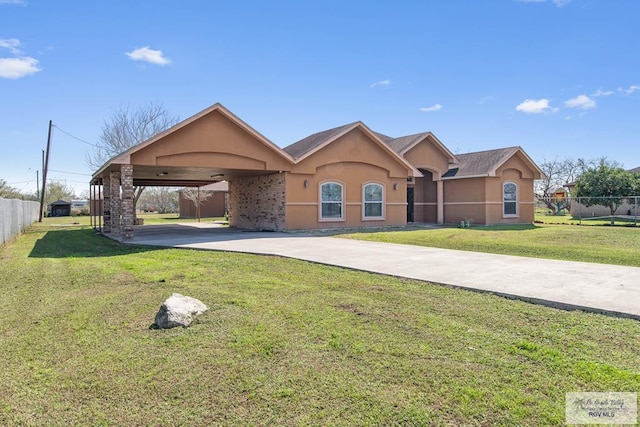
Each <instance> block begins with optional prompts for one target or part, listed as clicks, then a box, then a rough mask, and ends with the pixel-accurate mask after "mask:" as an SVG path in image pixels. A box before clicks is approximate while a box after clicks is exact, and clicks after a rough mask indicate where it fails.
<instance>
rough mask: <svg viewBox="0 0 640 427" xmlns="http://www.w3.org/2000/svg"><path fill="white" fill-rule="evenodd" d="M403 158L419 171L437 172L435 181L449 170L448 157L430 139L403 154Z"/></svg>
mask: <svg viewBox="0 0 640 427" xmlns="http://www.w3.org/2000/svg"><path fill="white" fill-rule="evenodd" d="M404 158H405V159H407V160H408V161H409V163H411V164H412V165H414V166H415V167H417V168H420V169H428V170H430V171H437V172H436V173H435V175H436V177H435V178H436V179H439V178H440V175H441V174H443V173H445V172H447V170H448V169H449V160H450V159H449V157H448V156H447V155H446V154H445V153H443V152H442V150H441V149H440V148H439V147H438V146H437V145H436V142H435V141H433V140H432V138H431V137H427V138H426V139H425V140H424V141H422V142H420V143H419V144H417V145H416V146H415V147H413V148H412V149H410V150H409V151H407V152H406V153H405V154H404Z"/></svg>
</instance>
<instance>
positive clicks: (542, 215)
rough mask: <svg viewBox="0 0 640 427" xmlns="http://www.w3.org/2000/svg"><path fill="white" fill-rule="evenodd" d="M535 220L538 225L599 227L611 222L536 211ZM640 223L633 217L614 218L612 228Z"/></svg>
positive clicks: (599, 218) (609, 224) (608, 224)
mask: <svg viewBox="0 0 640 427" xmlns="http://www.w3.org/2000/svg"><path fill="white" fill-rule="evenodd" d="M535 220H536V222H537V223H540V224H566V225H599V226H611V220H610V219H609V218H602V217H598V218H591V217H588V216H585V217H584V218H579V217H574V216H572V215H570V214H567V213H565V214H562V215H549V214H548V211H546V210H544V209H543V210H536V213H535ZM638 223H640V220H636V218H635V217H627V218H625V217H616V218H615V219H614V226H617V227H633V226H636V225H637V224H638Z"/></svg>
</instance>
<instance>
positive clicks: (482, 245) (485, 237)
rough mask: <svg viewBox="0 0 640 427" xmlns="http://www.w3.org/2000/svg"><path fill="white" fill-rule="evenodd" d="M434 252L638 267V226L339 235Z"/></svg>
mask: <svg viewBox="0 0 640 427" xmlns="http://www.w3.org/2000/svg"><path fill="white" fill-rule="evenodd" d="M340 237H343V238H349V239H360V240H373V241H378V242H389V243H402V244H408V245H418V246H430V247H435V248H445V249H459V250H464V251H475V252H489V253H496V254H507V255H521V256H527V257H536V258H551V259H560V260H568V261H586V262H596V263H602V264H616V265H628V266H633V267H640V256H639V254H640V228H636V227H581V226H575V225H574V226H572V225H549V224H537V225H507V226H491V227H483V226H477V227H471V228H465V229H462V228H435V229H417V230H415V229H414V230H399V231H380V232H358V233H349V234H342V235H340Z"/></svg>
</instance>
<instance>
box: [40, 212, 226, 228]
mask: <svg viewBox="0 0 640 427" xmlns="http://www.w3.org/2000/svg"><path fill="white" fill-rule="evenodd" d="M136 216H137V217H138V218H142V219H143V220H144V223H145V225H149V224H174V223H185V222H198V220H197V219H196V218H180V215H179V214H177V213H166V214H159V213H138V214H137V215H136ZM223 220H224V218H223V217H206V218H205V217H202V218H200V222H212V221H223ZM90 221H91V218H90V217H89V216H61V217H54V218H44V221H43V223H44V224H49V225H70V224H71V225H89V224H90Z"/></svg>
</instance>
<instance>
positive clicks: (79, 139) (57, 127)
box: [53, 125, 100, 148]
mask: <svg viewBox="0 0 640 427" xmlns="http://www.w3.org/2000/svg"><path fill="white" fill-rule="evenodd" d="M53 127H54V128H56V129H58V130H59V131H60V132H62V133H64V134H66V135H68V136H70V137H71V138H73V139H77V140H78V141H80V142H82V143H83V144H87V145H91V146H92V147H96V148H100V146H99V145H97V144H92V143H90V142H88V141H85V140H84V139H82V138H78V137H77V136H75V135H71V134H70V133H69V132H67V131H65V130H64V129H61V128H60V127H59V126H58V125H53Z"/></svg>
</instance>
